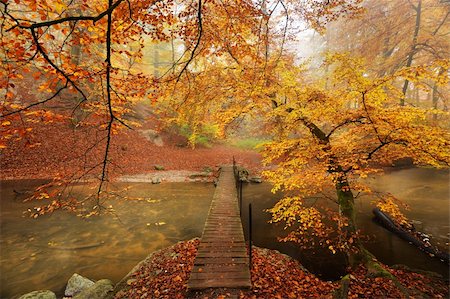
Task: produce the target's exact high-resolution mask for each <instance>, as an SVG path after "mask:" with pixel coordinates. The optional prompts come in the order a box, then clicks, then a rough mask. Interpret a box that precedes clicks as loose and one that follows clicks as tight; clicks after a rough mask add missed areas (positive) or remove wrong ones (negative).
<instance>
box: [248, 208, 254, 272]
mask: <svg viewBox="0 0 450 299" xmlns="http://www.w3.org/2000/svg"><path fill="white" fill-rule="evenodd" d="M252 238H253V236H252V204H251V203H249V204H248V265H249V267H250V270H251V269H252Z"/></svg>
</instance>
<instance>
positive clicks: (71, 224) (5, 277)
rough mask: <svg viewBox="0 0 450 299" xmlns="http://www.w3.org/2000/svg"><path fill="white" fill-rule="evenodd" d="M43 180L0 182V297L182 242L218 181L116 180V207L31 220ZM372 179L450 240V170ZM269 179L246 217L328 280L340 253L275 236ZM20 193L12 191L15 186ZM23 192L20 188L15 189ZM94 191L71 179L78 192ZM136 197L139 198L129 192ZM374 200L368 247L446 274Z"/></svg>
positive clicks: (262, 238)
mask: <svg viewBox="0 0 450 299" xmlns="http://www.w3.org/2000/svg"><path fill="white" fill-rule="evenodd" d="M40 183H42V181H36V180H14V181H13V180H10V181H1V182H0V184H1V185H0V186H1V189H0V198H1V200H0V216H1V218H0V233H1V238H0V260H1V264H0V273H1V278H0V297H1V298H12V297H14V296H17V295H20V294H24V293H26V292H29V291H32V290H37V289H50V290H52V291H54V292H55V293H57V294H58V295H62V293H63V290H64V287H65V284H66V282H67V280H68V279H69V278H70V276H71V275H72V274H73V273H79V274H81V275H83V276H86V277H89V278H91V279H94V280H96V279H101V278H108V279H111V280H112V281H113V282H118V281H119V280H120V279H121V278H122V277H123V276H124V275H126V274H127V273H128V272H129V271H130V270H131V269H132V268H133V267H134V266H135V265H136V264H137V263H138V262H139V261H140V260H142V259H144V258H145V257H146V256H147V255H148V254H149V253H151V252H153V251H155V250H158V249H160V248H164V247H167V246H170V245H172V244H174V243H176V242H178V241H181V240H187V239H191V238H194V237H200V236H201V233H202V230H203V225H204V222H205V219H206V216H207V213H208V210H209V205H210V202H211V198H212V195H213V192H214V186H213V184H211V183H162V184H159V185H153V184H151V183H116V184H112V186H110V188H111V189H112V190H114V191H115V192H116V193H117V194H121V196H126V197H128V198H130V199H127V200H126V199H124V198H121V197H120V196H116V197H111V198H110V199H109V200H108V201H107V202H106V203H105V205H108V206H109V205H110V206H112V207H113V208H114V210H115V215H114V216H111V215H108V216H101V217H91V218H88V219H82V218H80V217H77V216H76V215H74V214H70V213H67V212H59V211H58V212H54V213H53V214H50V215H45V216H41V217H39V218H38V219H32V218H29V217H27V215H26V214H24V211H26V210H27V209H28V208H30V207H33V206H35V205H37V204H38V203H37V202H23V199H24V198H25V196H26V195H25V194H23V193H24V192H25V193H26V192H27V191H29V190H33V188H35V187H36V186H38V185H39V184H40ZM370 183H371V184H372V185H373V186H374V187H376V188H378V189H381V190H382V191H387V192H391V193H392V194H394V195H395V196H397V197H398V198H400V199H402V200H403V201H405V202H406V203H408V204H409V205H410V206H411V210H410V211H407V213H406V214H407V216H408V217H409V218H410V219H412V220H414V222H415V224H416V228H417V229H418V230H420V231H423V232H425V233H427V234H429V235H430V236H432V241H433V243H434V244H438V245H440V246H441V247H443V248H448V242H449V230H450V227H449V223H450V222H449V214H450V213H449V201H450V196H449V172H448V171H438V170H433V169H419V168H414V169H404V170H395V171H392V172H389V173H387V174H385V175H384V176H379V177H376V178H374V179H371V182H370ZM270 188H271V187H270V185H269V184H267V183H263V184H247V185H244V188H243V198H244V200H243V210H242V212H243V223H244V230H245V231H246V232H247V228H248V216H247V213H248V204H249V203H252V207H253V241H254V244H255V245H257V246H260V247H266V248H271V249H277V250H279V251H281V252H283V253H286V254H288V255H290V256H292V257H294V258H298V259H299V260H300V261H301V263H302V264H303V265H304V266H306V267H307V268H308V269H310V270H311V271H312V272H314V273H316V274H318V275H319V276H320V277H322V278H323V279H332V278H335V277H336V276H337V275H339V273H341V272H342V271H343V268H342V261H341V260H340V259H339V258H338V257H336V256H333V255H332V254H331V253H330V252H329V251H322V250H318V249H316V250H308V251H305V250H299V249H298V247H297V246H295V245H293V244H288V243H280V242H278V241H277V238H278V236H280V235H284V234H286V232H285V231H284V229H283V227H282V226H281V225H274V224H269V223H268V220H269V219H270V215H269V214H268V213H267V212H265V209H267V208H270V207H271V206H272V205H273V204H274V203H275V202H276V201H277V200H278V199H279V198H280V197H281V195H280V194H273V193H271V192H270ZM14 190H15V191H16V192H15V191H14ZM17 191H18V193H19V194H18V193H17ZM93 191H94V190H93V189H92V186H90V185H87V184H86V185H75V186H72V190H71V192H72V193H73V194H74V195H75V196H80V197H81V196H85V195H86V194H89V193H92V192H93ZM131 198H140V200H137V199H131ZM370 201H371V200H370V199H368V198H363V197H362V198H359V199H358V200H357V207H358V223H359V225H360V227H361V228H363V230H364V233H365V234H367V235H368V236H369V237H370V240H369V242H368V243H367V248H368V249H369V250H370V251H371V252H372V253H374V254H375V255H376V256H377V257H378V259H379V260H380V261H382V262H384V263H386V264H389V265H392V264H405V265H407V266H409V267H411V268H417V269H422V270H429V271H434V272H437V273H440V274H441V275H443V276H444V277H446V278H448V276H449V274H448V266H447V265H446V264H444V263H441V262H440V261H438V260H436V259H433V258H431V257H429V256H427V255H426V254H425V253H423V252H421V251H419V250H418V249H417V248H415V247H413V246H411V245H409V244H408V243H407V242H405V241H403V240H401V239H399V238H398V237H396V236H395V235H393V234H391V233H390V232H388V231H387V230H385V229H383V228H382V227H380V226H378V225H377V224H375V223H374V222H373V221H372V213H371V205H370Z"/></svg>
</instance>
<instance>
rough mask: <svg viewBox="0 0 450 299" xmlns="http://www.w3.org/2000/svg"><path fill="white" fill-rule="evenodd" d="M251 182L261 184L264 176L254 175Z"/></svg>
mask: <svg viewBox="0 0 450 299" xmlns="http://www.w3.org/2000/svg"><path fill="white" fill-rule="evenodd" d="M250 182H252V183H257V184H260V183H262V182H263V180H262V178H261V177H259V176H254V177H251V178H250Z"/></svg>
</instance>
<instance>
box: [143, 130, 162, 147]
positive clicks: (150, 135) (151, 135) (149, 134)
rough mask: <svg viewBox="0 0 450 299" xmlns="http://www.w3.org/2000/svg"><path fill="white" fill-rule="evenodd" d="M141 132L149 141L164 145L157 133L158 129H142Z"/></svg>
mask: <svg viewBox="0 0 450 299" xmlns="http://www.w3.org/2000/svg"><path fill="white" fill-rule="evenodd" d="M141 134H142V135H143V136H144V138H145V139H147V140H148V141H150V142H153V144H154V145H156V146H164V141H163V140H162V138H161V136H160V135H159V132H158V131H155V130H143V131H141Z"/></svg>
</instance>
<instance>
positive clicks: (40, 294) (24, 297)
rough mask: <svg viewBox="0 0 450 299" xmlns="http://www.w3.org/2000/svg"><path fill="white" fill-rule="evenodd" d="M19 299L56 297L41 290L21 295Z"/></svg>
mask: <svg viewBox="0 0 450 299" xmlns="http://www.w3.org/2000/svg"><path fill="white" fill-rule="evenodd" d="M19 299H56V295H55V293H53V292H52V291H48V290H41V291H33V292H31V293H28V294H25V295H22V296H20V297H19Z"/></svg>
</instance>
